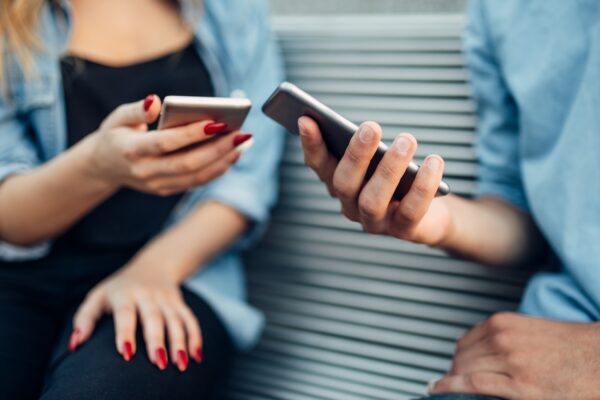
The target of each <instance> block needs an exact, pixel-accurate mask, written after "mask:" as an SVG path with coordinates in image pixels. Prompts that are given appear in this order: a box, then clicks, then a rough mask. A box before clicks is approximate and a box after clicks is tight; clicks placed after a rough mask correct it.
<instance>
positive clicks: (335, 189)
mask: <svg viewBox="0 0 600 400" xmlns="http://www.w3.org/2000/svg"><path fill="white" fill-rule="evenodd" d="M298 124H299V128H300V138H301V141H302V146H303V148H304V157H305V160H306V163H307V164H308V165H309V166H310V167H311V168H312V169H313V170H315V172H316V173H317V175H318V176H319V178H320V179H321V180H322V181H323V182H324V183H325V184H326V185H327V187H328V189H329V192H330V194H331V195H332V196H334V197H337V198H338V199H339V200H340V202H341V203H342V213H343V214H344V215H345V216H346V217H347V218H349V219H350V220H352V221H355V222H359V223H360V224H361V225H362V226H363V228H364V229H365V230H366V231H367V232H370V233H375V234H387V235H391V236H395V237H398V238H400V239H405V240H410V241H414V242H419V243H424V244H428V245H431V246H434V245H441V244H442V243H443V242H444V240H445V239H446V238H448V237H449V236H450V235H451V232H452V230H453V221H452V218H451V213H450V211H449V209H448V206H447V204H446V202H445V200H446V199H445V198H435V194H436V191H437V188H438V187H439V184H440V181H441V179H442V174H443V171H444V161H443V160H442V158H441V157H439V156H436V155H433V156H429V157H427V159H426V160H425V163H424V165H423V167H422V168H420V169H419V172H418V173H417V176H416V178H415V180H414V183H413V185H412V187H411V189H410V191H409V192H408V193H407V194H406V195H405V196H404V198H402V200H401V201H397V200H393V198H392V196H393V193H394V191H395V190H396V187H397V186H398V183H399V182H400V179H401V178H402V176H403V175H404V172H405V171H406V168H407V166H408V164H409V162H410V160H412V158H413V155H414V154H415V151H416V148H417V141H416V140H415V138H414V137H413V136H412V135H410V134H401V135H399V136H397V137H396V139H395V140H394V143H393V144H392V145H391V146H390V147H389V150H388V151H387V152H386V154H385V156H384V157H383V159H382V160H381V162H380V163H379V165H378V167H377V170H376V171H375V173H374V174H373V176H372V177H371V178H370V179H369V180H368V181H367V182H365V181H364V179H365V175H366V172H367V167H368V166H369V163H370V162H371V159H372V158H373V156H374V154H375V151H376V150H377V146H378V144H379V142H380V140H381V128H380V127H379V125H377V124H376V123H374V122H365V123H363V124H362V125H361V126H360V128H359V130H358V131H357V133H356V134H355V135H354V137H353V138H352V141H351V142H350V145H349V146H348V148H347V149H346V153H345V155H344V157H343V158H342V159H341V160H340V161H339V162H338V161H337V160H336V159H335V158H334V157H333V156H332V155H331V154H330V153H329V152H328V151H327V148H326V147H325V144H324V142H323V138H322V137H321V133H320V131H319V127H318V126H317V124H316V123H315V122H314V121H313V120H312V119H310V118H307V117H302V118H300V120H299V121H298Z"/></svg>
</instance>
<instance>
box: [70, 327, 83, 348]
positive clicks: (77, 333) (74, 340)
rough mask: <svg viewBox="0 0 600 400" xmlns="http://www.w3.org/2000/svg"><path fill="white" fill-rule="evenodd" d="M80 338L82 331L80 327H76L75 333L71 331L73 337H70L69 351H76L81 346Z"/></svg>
mask: <svg viewBox="0 0 600 400" xmlns="http://www.w3.org/2000/svg"><path fill="white" fill-rule="evenodd" d="M79 340H81V331H80V330H79V328H75V330H74V331H73V333H71V338H70V339H69V351H70V352H74V351H75V350H76V349H77V346H79Z"/></svg>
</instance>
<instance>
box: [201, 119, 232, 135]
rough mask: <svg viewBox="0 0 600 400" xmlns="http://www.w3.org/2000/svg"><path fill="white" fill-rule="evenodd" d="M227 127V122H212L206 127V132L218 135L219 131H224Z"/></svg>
mask: <svg viewBox="0 0 600 400" xmlns="http://www.w3.org/2000/svg"><path fill="white" fill-rule="evenodd" d="M225 129H227V124H226V123H225V122H211V123H210V124H206V126H205V127H204V133H206V134H207V135H216V134H217V133H221V132H223V131H224V130H225Z"/></svg>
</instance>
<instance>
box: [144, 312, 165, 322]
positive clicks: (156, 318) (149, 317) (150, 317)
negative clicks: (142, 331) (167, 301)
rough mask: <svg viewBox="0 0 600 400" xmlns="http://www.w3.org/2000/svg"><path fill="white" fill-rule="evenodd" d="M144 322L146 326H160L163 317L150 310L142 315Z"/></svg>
mask: <svg viewBox="0 0 600 400" xmlns="http://www.w3.org/2000/svg"><path fill="white" fill-rule="evenodd" d="M144 321H145V322H146V324H148V325H154V324H162V322H163V317H162V314H161V313H160V312H159V311H158V310H150V311H147V312H146V313H145V314H144Z"/></svg>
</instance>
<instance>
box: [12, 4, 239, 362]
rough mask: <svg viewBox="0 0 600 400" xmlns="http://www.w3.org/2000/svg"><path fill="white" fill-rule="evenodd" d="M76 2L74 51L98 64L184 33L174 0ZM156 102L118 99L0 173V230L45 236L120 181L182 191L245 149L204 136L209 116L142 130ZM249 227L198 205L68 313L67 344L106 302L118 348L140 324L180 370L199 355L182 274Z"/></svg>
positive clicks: (171, 44)
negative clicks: (106, 111) (76, 131)
mask: <svg viewBox="0 0 600 400" xmlns="http://www.w3.org/2000/svg"><path fill="white" fill-rule="evenodd" d="M72 6H73V16H74V28H73V32H72V37H71V42H70V46H69V52H71V53H73V54H77V55H80V56H83V57H87V58H90V59H94V60H96V61H99V62H102V63H105V64H109V65H125V64H128V63H132V62H138V61H141V60H145V59H149V58H152V57H156V56H159V55H162V54H165V53H167V52H169V51H173V50H175V49H177V48H180V47H182V46H183V45H184V44H185V43H188V42H189V40H191V31H190V29H189V28H188V27H187V26H186V25H184V24H183V22H182V21H181V18H180V15H179V13H178V11H177V9H176V8H175V7H174V6H173V4H172V2H165V1H158V0H157V1H150V0H129V1H126V2H124V1H120V0H106V1H102V2H98V1H92V0H74V1H73V2H72ZM148 27H151V29H149V28H148ZM160 108H161V103H160V99H159V98H157V97H156V96H154V98H153V102H152V105H151V107H150V108H149V109H148V110H144V106H143V101H142V100H140V101H138V102H135V103H131V104H124V105H122V106H120V107H118V108H117V109H116V110H115V111H114V112H112V113H111V114H110V115H109V116H107V117H106V119H105V120H104V122H103V123H102V124H101V126H100V127H98V130H97V131H95V132H93V133H91V134H90V135H88V136H87V137H86V138H85V139H84V140H82V141H81V142H79V143H78V144H76V145H75V146H73V147H71V148H70V149H68V150H67V151H65V152H64V153H63V154H61V155H59V156H58V157H56V158H54V159H53V160H51V161H49V162H47V163H45V164H44V165H42V166H40V167H38V168H35V169H34V170H32V171H28V172H27V173H23V174H17V175H14V176H12V177H9V178H8V179H6V180H5V181H3V182H2V183H0V238H1V239H2V240H4V241H7V242H11V243H13V244H18V245H33V244H37V243H40V242H42V241H45V240H48V239H52V238H54V237H56V236H57V235H59V234H60V233H62V232H64V231H65V230H66V229H68V228H69V227H70V226H72V225H73V224H74V223H76V222H77V221H78V220H80V219H81V218H82V217H83V216H85V215H86V214H87V213H88V212H90V211H91V210H92V209H94V208H95V207H96V206H97V205H99V204H100V203H102V202H103V201H104V200H106V199H107V198H108V197H110V196H111V195H112V194H114V193H115V192H116V191H117V190H119V189H120V188H123V187H129V188H133V189H136V190H139V191H142V192H146V193H151V194H156V195H161V196H165V195H170V194H174V193H179V192H184V191H186V190H188V189H190V188H193V187H196V186H198V185H202V184H205V183H207V182H210V181H211V180H213V179H215V178H217V177H219V176H221V175H222V174H224V173H225V172H226V171H227V170H228V169H229V168H230V167H231V166H232V165H233V164H234V163H235V162H236V161H237V160H238V158H239V157H240V152H239V151H238V149H236V148H235V146H234V142H233V140H234V138H235V137H236V135H239V132H231V133H228V134H218V135H215V136H211V138H212V140H211V142H209V143H203V142H205V141H206V140H207V139H208V138H209V136H208V135H206V134H205V133H204V127H205V126H206V125H207V124H208V123H210V122H212V121H201V122H198V123H194V124H190V125H187V126H182V127H179V128H174V129H166V130H162V131H154V132H148V124H150V123H152V122H154V121H156V119H157V118H158V115H159V112H160ZM200 143H203V146H193V145H195V144H200ZM65 193H69V196H65V195H64V194H65ZM246 228H247V221H246V218H245V217H244V216H243V215H241V214H239V213H238V212H237V211H236V210H234V209H232V208H230V207H228V206H226V205H223V204H220V203H217V202H205V203H202V204H200V205H198V206H197V207H196V209H194V210H192V211H191V212H190V214H189V215H188V216H187V217H186V218H185V219H183V220H182V221H181V222H179V223H178V224H176V225H174V226H173V227H171V228H170V229H168V230H166V231H164V232H163V233H162V234H160V235H159V236H158V237H156V238H155V239H154V240H152V241H151V242H150V243H148V244H147V245H146V246H144V247H143V248H142V249H141V250H140V251H139V253H138V254H137V255H136V256H135V257H134V258H133V259H132V260H131V261H130V262H129V263H128V264H127V265H124V266H123V267H122V268H121V269H120V270H118V271H117V272H115V273H114V274H113V275H112V276H110V277H108V278H107V279H105V280H104V281H102V282H100V283H99V284H98V285H97V286H96V287H95V288H94V289H93V290H92V291H91V292H90V293H89V294H88V296H87V297H86V299H85V300H84V302H83V303H82V304H81V306H80V308H79V310H78V312H77V313H76V315H75V317H74V321H73V326H74V334H73V336H72V338H71V346H72V347H73V348H76V347H78V346H80V345H82V344H83V343H84V342H85V341H86V340H88V339H89V338H90V337H91V335H92V334H93V330H94V325H95V322H96V321H97V320H98V319H99V318H100V317H101V316H102V315H103V314H105V313H110V314H112V315H113V316H114V321H115V328H116V338H115V346H116V350H117V351H118V352H119V353H121V354H122V355H123V356H124V358H126V359H127V358H129V355H128V354H125V353H126V351H125V343H129V345H130V346H131V348H132V350H133V353H135V350H136V348H137V346H138V345H141V344H137V343H136V341H135V330H136V328H137V327H138V326H140V325H141V329H142V330H143V333H144V339H145V345H146V348H147V353H148V355H149V358H150V361H151V362H152V363H154V364H157V365H158V366H160V367H164V366H162V365H160V362H158V360H157V356H156V353H157V350H158V349H165V348H168V350H169V357H170V359H171V361H172V362H173V363H174V364H176V365H177V367H178V368H179V369H180V370H185V368H186V366H187V357H188V356H187V355H188V353H189V354H190V355H191V356H192V358H194V359H196V361H198V362H200V361H201V354H200V351H201V348H202V332H201V328H200V323H199V321H197V319H196V317H195V316H194V314H193V313H192V312H191V311H190V309H189V308H188V307H187V305H186V304H185V303H184V301H183V299H182V294H181V290H180V285H181V283H182V282H183V281H184V280H185V279H186V278H187V277H189V276H191V275H192V274H194V273H195V272H197V270H198V268H199V267H198V266H199V265H202V264H204V263H206V262H207V261H208V260H210V259H211V258H213V257H214V256H215V255H217V254H218V253H220V252H222V251H223V250H224V249H226V248H227V247H228V246H229V244H230V243H231V242H232V241H234V240H235V239H236V238H237V237H238V236H239V235H240V234H242V233H243V232H244V231H245V230H246ZM189 238H194V240H193V241H192V240H189ZM167 343H168V346H166V345H167ZM180 352H183V353H184V354H185V356H181V353H180ZM184 358H185V360H184ZM161 369H162V368H161Z"/></svg>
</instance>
